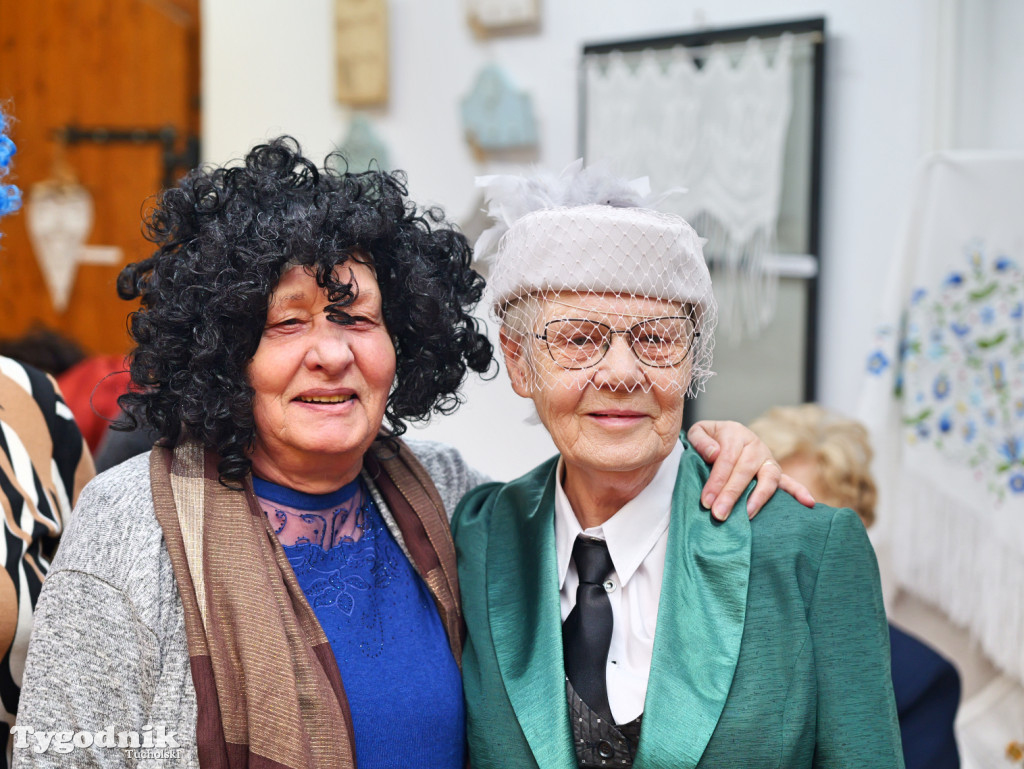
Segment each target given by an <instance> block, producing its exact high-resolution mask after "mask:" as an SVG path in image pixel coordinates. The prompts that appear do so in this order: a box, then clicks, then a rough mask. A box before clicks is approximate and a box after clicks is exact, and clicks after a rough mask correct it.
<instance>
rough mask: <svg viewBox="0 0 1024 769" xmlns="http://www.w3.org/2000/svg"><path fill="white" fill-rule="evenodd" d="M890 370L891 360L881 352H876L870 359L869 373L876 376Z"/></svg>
mask: <svg viewBox="0 0 1024 769" xmlns="http://www.w3.org/2000/svg"><path fill="white" fill-rule="evenodd" d="M887 368H889V359H888V358H886V357H885V353H883V352H882V351H881V350H875V351H874V352H873V353H872V354H871V356H870V357H869V358H868V371H869V372H870V373H872V374H875V375H876V376H877V375H878V374H881V373H882V372H883V371H885V370H886V369H887Z"/></svg>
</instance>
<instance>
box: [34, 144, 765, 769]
mask: <svg viewBox="0 0 1024 769" xmlns="http://www.w3.org/2000/svg"><path fill="white" fill-rule="evenodd" d="M148 225H149V232H150V237H151V239H152V240H153V241H154V242H155V243H156V244H157V246H158V249H157V251H156V252H155V253H154V254H153V256H152V257H150V258H149V259H147V260H145V261H142V262H139V263H137V264H134V265H131V266H129V267H127V268H125V270H124V271H123V273H122V274H121V278H120V282H119V291H120V293H121V295H122V297H124V298H140V299H141V309H140V311H138V312H136V313H134V314H133V315H132V319H131V332H132V336H133V338H134V340H135V342H136V344H137V346H136V348H135V351H134V353H133V356H132V362H131V375H132V380H133V382H134V385H135V387H134V390H133V391H132V392H131V393H129V394H128V395H126V396H124V397H123V399H122V406H124V407H125V409H126V411H127V413H128V414H129V415H131V416H132V418H134V419H135V420H138V421H141V422H144V423H145V424H147V425H149V426H151V427H152V428H153V429H154V430H155V431H156V432H157V433H158V434H159V436H160V441H159V442H158V445H157V447H156V448H155V449H154V450H153V451H152V452H150V454H149V455H148V456H141V457H137V458H135V459H132V460H129V461H128V462H125V463H123V464H121V465H119V466H117V467H115V468H113V469H112V470H110V471H109V472H107V473H105V474H103V475H102V476H100V477H99V478H98V479H97V480H96V482H94V483H93V484H91V485H90V486H89V487H88V488H87V489H86V491H85V492H84V493H83V496H82V500H81V502H80V504H79V506H78V508H77V510H76V512H75V514H74V516H73V519H72V521H71V524H70V526H69V528H68V531H67V534H66V535H65V540H64V545H63V547H62V548H61V551H60V553H59V555H58V557H57V559H56V560H55V561H54V565H53V569H52V571H51V573H50V577H49V579H48V580H47V583H46V587H45V589H44V591H43V595H42V597H41V599H40V603H39V609H38V614H37V617H38V618H37V624H36V633H35V635H34V637H33V641H32V646H31V650H30V654H29V661H28V665H27V670H26V672H25V683H24V690H23V695H22V702H21V715H20V719H19V723H18V725H17V727H15V732H16V743H15V744H16V748H15V756H16V759H17V762H19V763H20V764H21V765H32V766H39V765H46V766H65V765H66V766H69V767H70V766H72V765H74V766H76V767H79V766H86V765H93V766H123V765H135V764H137V763H140V762H141V763H145V762H146V761H147V760H149V759H152V758H158V759H159V758H169V759H174V764H175V765H180V766H197V765H202V766H204V767H239V766H247V765H251V766H260V767H353V766H355V765H356V764H357V763H358V765H359V766H360V767H362V768H363V769H366V768H367V767H370V768H372V767H408V766H418V767H424V766H433V767H446V768H447V769H456V767H462V766H464V763H465V738H464V710H463V698H462V689H461V684H460V676H459V663H460V658H461V652H462V647H461V644H462V638H461V633H462V615H461V609H460V605H459V587H458V580H457V573H456V568H455V560H454V558H455V556H454V546H453V544H452V540H451V535H450V532H449V530H448V517H447V515H446V511H451V510H453V509H454V508H455V505H456V503H457V502H458V500H459V499H460V498H461V497H462V496H463V495H464V494H465V493H466V492H467V491H468V490H469V489H471V488H472V487H474V486H475V485H477V484H478V483H479V482H481V481H482V480H483V478H482V477H481V476H480V475H479V474H477V473H475V472H473V471H472V470H470V469H469V468H468V467H467V465H466V464H465V462H464V461H463V460H462V458H461V457H460V456H459V455H458V453H457V452H456V451H454V450H453V449H449V448H447V447H443V446H440V445H439V444H429V443H422V442H421V443H419V444H417V445H416V448H415V453H414V452H413V451H412V450H411V449H410V447H409V445H407V444H406V443H404V442H403V441H401V440H399V439H398V438H397V436H398V435H400V434H401V433H402V432H403V431H404V429H405V423H406V422H407V421H410V420H422V419H425V418H426V417H427V416H428V415H429V414H430V413H431V412H442V413H443V412H447V411H450V410H451V409H453V408H454V407H455V406H456V405H457V403H458V400H457V391H458V388H459V386H460V384H461V383H462V381H463V379H464V378H465V376H466V374H467V371H468V370H469V369H472V370H474V371H478V372H484V371H486V370H487V369H488V367H489V366H490V365H491V363H492V350H491V345H490V344H489V342H488V341H487V339H486V337H485V336H484V335H483V334H482V333H481V329H480V326H479V325H478V322H477V321H476V320H475V319H474V318H473V317H471V316H470V315H469V314H468V310H469V308H470V307H472V305H474V304H475V303H476V302H477V300H478V299H479V298H480V294H481V290H482V286H483V281H482V279H481V278H480V277H479V276H478V275H477V274H476V273H474V272H473V271H472V270H471V269H470V267H469V263H470V256H471V254H470V248H469V245H468V243H467V242H466V240H465V238H464V237H463V236H462V235H460V234H459V233H457V232H456V231H454V230H453V229H451V228H450V227H449V226H448V225H447V223H446V222H445V221H444V219H443V214H442V213H441V212H440V211H437V210H428V211H426V212H419V211H417V209H416V208H415V206H413V205H412V204H411V203H409V202H408V201H407V200H406V198H405V188H404V186H403V177H402V176H400V175H398V174H394V175H391V174H387V173H380V172H372V173H362V174H348V173H345V174H342V173H337V172H334V171H329V170H322V169H318V168H316V167H315V166H314V165H313V164H312V163H311V162H310V161H308V160H306V159H305V158H303V157H302V156H301V154H300V151H299V148H298V146H297V145H296V144H295V143H294V141H292V140H289V139H279V140H275V141H273V142H271V143H269V144H267V145H263V146H260V147H257V148H255V149H254V150H253V151H252V152H251V153H250V154H249V155H248V156H247V157H246V158H245V163H244V165H241V166H234V167H227V168H215V169H206V170H198V171H195V172H193V173H192V174H191V175H189V176H188V177H186V179H185V180H184V181H183V182H182V183H181V184H180V185H179V186H178V187H177V188H175V189H171V190H168V191H166V192H165V193H164V194H163V196H162V198H161V199H160V201H159V204H158V205H157V207H156V209H155V211H154V212H153V213H152V214H151V216H150V218H149V222H148ZM385 420H386V421H387V424H388V428H387V429H382V424H383V423H384V422H385ZM723 429H724V433H723V432H722V430H723ZM730 430H731V432H730ZM713 437H718V438H720V439H721V440H720V442H719V443H720V446H721V448H720V451H719V453H720V455H721V456H722V457H723V458H724V459H725V461H724V462H721V463H719V464H720V466H723V467H724V468H725V469H724V470H722V471H721V472H722V473H723V476H722V478H721V479H720V480H719V481H718V485H717V487H715V488H714V489H712V490H711V492H712V493H714V492H718V493H719V497H720V500H719V502H721V499H724V498H726V497H727V496H728V494H727V488H728V487H724V486H723V481H724V475H729V471H730V470H731V469H732V467H735V472H736V476H737V478H738V481H739V486H740V488H742V487H743V486H745V485H746V483H747V482H748V481H749V480H750V479H751V478H752V477H753V476H754V474H755V473H756V472H759V477H760V479H761V480H762V481H764V483H762V484H761V486H762V487H763V489H764V495H765V496H768V495H769V493H770V492H771V491H772V490H774V488H775V485H776V484H777V482H778V480H779V472H778V469H777V467H775V466H774V465H772V464H771V463H768V462H767V459H766V457H768V456H770V455H769V454H768V453H767V452H766V451H765V450H764V447H763V445H761V444H759V443H750V439H751V437H752V434H750V433H748V432H747V431H746V430H745V428H740V427H738V426H732V427H729V428H723V427H722V425H711V426H709V427H708V430H707V432H703V431H701V438H702V439H703V442H704V445H705V446H706V447H707V448H708V450H709V451H711V450H713V449H714V448H715V446H716V442H715V441H714V440H713V439H712V438H713ZM729 483H730V484H733V487H735V484H736V481H735V480H731V481H730V482H729ZM728 493H732V492H728ZM732 498H733V499H735V498H736V497H735V495H734V496H733V497H732ZM342 682H344V685H342ZM44 742H45V743H46V745H45V746H44V745H43V743H44ZM40 748H43V749H40Z"/></svg>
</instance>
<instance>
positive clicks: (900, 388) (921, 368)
mask: <svg viewBox="0 0 1024 769" xmlns="http://www.w3.org/2000/svg"><path fill="white" fill-rule="evenodd" d="M964 256H965V261H966V265H967V266H966V268H965V269H963V270H952V271H950V272H949V273H948V274H947V275H946V277H945V278H944V279H942V280H941V283H940V285H939V286H936V287H928V286H921V287H916V288H915V289H914V290H913V291H912V292H911V295H910V303H909V306H908V308H907V313H906V317H905V318H904V319H903V321H902V327H901V329H900V331H901V335H900V336H899V337H897V338H896V339H894V338H893V331H894V330H893V329H892V328H891V327H883V328H881V329H879V331H878V333H877V334H876V344H875V349H874V350H873V351H872V353H871V356H870V357H869V359H868V363H867V370H868V372H869V373H870V374H872V375H875V376H878V375H881V374H882V373H884V372H886V369H888V368H889V366H890V359H889V357H887V355H889V354H891V353H890V351H892V350H898V351H899V354H898V358H899V359H898V361H897V362H896V364H895V371H894V372H893V373H894V386H895V394H896V396H897V397H899V398H902V402H903V407H902V408H903V412H904V413H903V425H904V429H905V437H906V440H907V441H908V442H909V443H919V442H930V443H931V444H932V445H934V446H935V448H937V449H938V450H939V451H940V452H942V453H943V454H945V455H946V456H948V457H950V458H951V459H953V460H955V461H957V462H963V463H964V464H965V465H966V466H967V467H970V468H972V469H974V470H975V472H976V474H978V477H979V478H984V479H986V484H987V486H988V489H989V491H990V492H991V493H992V494H993V495H994V496H995V497H996V498H997V499H999V500H1001V499H1004V498H1005V496H1006V494H1007V490H1009V491H1010V492H1012V493H1014V494H1020V493H1024V272H1022V270H1021V267H1020V266H1019V265H1018V260H1015V259H1013V258H1011V257H1010V256H1009V255H1007V254H1002V253H1000V254H998V255H997V256H995V257H989V256H988V255H986V252H985V247H984V244H983V243H981V242H971V243H969V244H967V247H966V248H965V252H964ZM933 289H934V290H933Z"/></svg>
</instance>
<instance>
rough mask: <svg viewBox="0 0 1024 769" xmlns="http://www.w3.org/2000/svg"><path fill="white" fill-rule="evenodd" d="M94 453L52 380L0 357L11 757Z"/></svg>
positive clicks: (0, 575)
mask: <svg viewBox="0 0 1024 769" xmlns="http://www.w3.org/2000/svg"><path fill="white" fill-rule="evenodd" d="M92 476H93V464H92V458H91V457H90V456H89V451H88V449H87V448H86V447H85V442H84V441H83V440H82V434H81V433H80V432H79V430H78V427H77V426H76V425H75V421H74V419H73V417H72V416H71V410H70V409H69V408H68V407H67V405H66V404H65V403H64V399H63V398H62V397H61V394H60V391H59V390H58V389H57V386H56V385H55V384H54V382H53V380H52V379H51V378H50V377H48V376H47V375H46V374H44V373H42V372H41V371H38V370H36V369H34V368H31V367H29V366H26V365H24V364H22V363H18V362H17V361H14V360H12V359H10V358H4V357H0V505H3V515H4V529H3V536H2V537H0V559H2V560H3V564H4V567H5V568H4V569H0V654H2V655H3V658H2V660H0V745H3V746H4V748H5V749H6V750H5V753H6V759H5V764H6V765H9V763H10V754H11V746H10V745H9V744H8V742H9V735H10V727H11V726H13V725H14V713H15V712H16V711H17V708H18V697H19V695H20V690H21V676H22V672H23V670H24V667H25V653H26V651H27V649H28V638H29V633H30V632H31V630H32V610H33V608H34V607H35V605H36V599H38V598H39V590H40V588H42V584H43V579H44V577H45V576H46V573H47V571H49V568H50V558H51V557H52V556H53V553H54V550H56V548H57V540H58V538H59V537H60V534H61V532H62V531H63V530H64V523H65V522H66V521H67V518H68V515H69V514H70V512H71V508H72V506H73V505H74V503H75V500H76V499H78V494H79V492H80V491H81V490H82V487H83V486H84V485H85V484H86V483H87V482H88V481H89V480H90V479H91V478H92Z"/></svg>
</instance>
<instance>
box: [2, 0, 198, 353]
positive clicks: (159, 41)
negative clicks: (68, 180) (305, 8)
mask: <svg viewBox="0 0 1024 769" xmlns="http://www.w3.org/2000/svg"><path fill="white" fill-rule="evenodd" d="M0 19H2V20H3V22H2V23H0V100H2V101H3V102H4V104H5V108H6V110H7V111H8V112H9V113H11V114H12V115H13V118H14V123H13V126H12V130H11V137H12V139H13V140H14V142H15V144H17V147H18V153H17V154H16V155H15V157H14V164H13V177H14V178H13V181H14V183H16V184H17V185H18V186H19V187H21V189H22V191H23V192H24V193H25V194H26V196H27V193H28V190H29V189H30V188H31V186H32V185H33V184H35V183H37V182H40V181H43V180H45V179H48V178H51V177H52V175H53V173H54V158H55V153H56V151H57V146H58V141H57V138H58V132H60V131H61V130H64V129H66V128H68V127H69V126H74V127H78V128H81V129H86V132H85V133H86V134H87V135H86V136H84V137H82V136H79V137H72V138H73V139H77V140H75V141H73V142H72V143H70V144H67V145H66V150H65V157H66V159H67V161H68V163H69V165H70V168H71V170H72V171H73V172H74V174H75V176H76V177H77V180H78V182H79V183H81V184H82V185H84V186H85V187H86V189H87V190H88V191H89V193H90V194H91V196H92V200H93V209H94V224H93V227H92V231H91V234H90V236H89V237H88V239H87V241H86V243H87V244H88V245H98V246H116V247H119V248H120V249H121V252H122V255H123V258H122V259H121V260H120V262H119V263H117V264H109V265H107V264H79V266H78V269H77V276H76V280H75V282H74V284H73V288H72V291H71V295H70V299H69V301H68V304H67V307H66V310H65V311H63V312H58V311H57V310H56V309H55V308H54V305H53V302H52V301H51V296H50V293H49V290H48V289H47V286H46V283H45V281H44V278H43V273H42V270H41V268H40V265H39V262H38V261H37V259H36V256H35V254H34V253H33V251H32V247H31V245H30V242H29V237H28V233H27V230H26V216H25V214H24V211H22V212H20V213H18V214H15V215H12V216H9V217H6V218H5V219H4V220H2V221H0V227H2V229H3V233H4V237H3V240H2V241H0V337H5V338H10V337H16V336H19V335H21V334H22V333H24V332H25V331H26V330H28V329H29V328H30V327H31V326H32V325H34V324H42V325H45V326H48V327H50V328H53V329H55V330H57V331H60V332H61V333H63V334H65V335H66V336H69V337H71V338H72V339H74V340H76V341H77V342H79V343H80V344H81V345H82V346H83V347H84V348H85V349H86V350H87V351H88V352H90V353H95V354H101V353H103V354H119V353H123V352H126V351H127V349H128V347H129V339H128V335H127V332H126V326H125V321H126V315H127V313H128V312H130V311H131V310H132V309H134V307H133V306H132V305H130V304H129V303H127V302H124V301H122V300H121V299H119V298H118V297H117V292H116V290H115V282H116V278H117V274H118V272H119V271H120V268H121V267H122V266H123V265H124V264H126V263H128V262H131V261H137V260H139V259H142V258H145V257H146V256H147V255H148V254H149V253H150V252H151V251H152V248H151V246H150V244H149V243H148V242H147V241H146V240H145V239H144V237H143V236H142V230H141V226H140V225H141V214H142V211H143V210H144V208H145V206H146V201H147V198H150V197H151V196H152V195H154V194H155V193H156V192H158V191H159V189H160V188H161V186H162V182H163V179H164V177H165V166H168V168H167V172H168V173H170V174H171V176H172V178H175V179H176V178H178V177H180V175H181V174H182V173H183V172H184V164H186V163H190V159H189V158H187V157H186V156H185V155H186V153H185V152H184V150H185V146H186V140H187V138H188V137H196V136H198V132H199V0H29V1H27V2H26V0H0ZM97 128H99V129H112V130H113V131H114V132H115V133H113V134H109V135H108V138H109V137H110V136H113V137H116V136H117V132H118V131H134V130H139V129H142V130H145V131H154V130H158V129H167V128H173V130H174V134H175V137H176V138H175V139H174V141H173V142H169V143H168V144H167V146H163V145H162V144H161V143H160V142H159V141H140V142H133V141H119V140H117V141H103V139H104V135H103V134H100V133H95V132H94V131H92V129H97ZM194 146H195V147H197V146H198V145H194ZM175 154H179V155H181V157H179V158H177V161H178V163H179V164H178V165H177V166H174V163H173V161H172V162H171V163H167V162H165V161H166V160H167V159H168V158H165V155H168V156H173V155H175Z"/></svg>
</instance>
